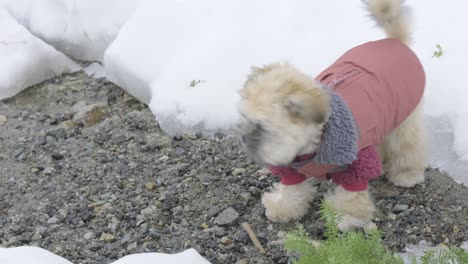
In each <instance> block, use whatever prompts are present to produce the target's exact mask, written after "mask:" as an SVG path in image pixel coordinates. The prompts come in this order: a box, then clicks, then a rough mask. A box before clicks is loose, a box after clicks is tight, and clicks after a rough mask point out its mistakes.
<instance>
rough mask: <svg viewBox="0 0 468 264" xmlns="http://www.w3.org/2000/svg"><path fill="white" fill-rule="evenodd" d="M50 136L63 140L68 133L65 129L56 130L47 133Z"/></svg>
mask: <svg viewBox="0 0 468 264" xmlns="http://www.w3.org/2000/svg"><path fill="white" fill-rule="evenodd" d="M47 135H48V136H52V137H54V138H55V139H62V138H66V137H67V132H66V131H65V129H64V128H54V129H50V130H48V131H47Z"/></svg>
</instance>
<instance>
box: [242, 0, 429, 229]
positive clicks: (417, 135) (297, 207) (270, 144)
mask: <svg viewBox="0 0 468 264" xmlns="http://www.w3.org/2000/svg"><path fill="white" fill-rule="evenodd" d="M364 3H365V4H366V7H367V9H368V10H369V12H370V15H371V17H372V18H373V19H374V20H375V21H376V22H377V24H378V25H379V26H380V27H381V28H382V29H383V30H384V31H385V33H386V34H387V36H388V37H390V38H396V39H399V40H400V41H401V42H403V43H405V44H406V45H409V44H410V41H411V34H410V29H409V24H408V20H407V16H406V15H407V11H409V10H407V8H406V7H405V6H403V4H402V1H401V0H368V1H365V2H364ZM329 100H330V98H329V94H328V93H327V92H326V91H325V89H323V87H322V86H321V84H319V83H317V82H316V81H315V80H314V79H313V78H311V77H309V76H307V75H306V74H304V73H302V72H300V71H299V70H297V69H296V68H294V67H293V66H292V65H290V64H288V63H274V64H270V65H267V66H264V67H262V68H253V69H252V72H251V74H250V76H249V78H248V80H247V81H246V83H245V85H244V88H243V89H242V90H241V100H240V103H239V111H240V113H241V115H242V116H243V118H242V121H241V122H240V124H239V131H238V132H239V134H240V142H241V145H242V146H243V148H244V149H245V151H246V152H247V154H248V155H249V156H250V157H251V158H252V159H253V160H255V161H256V162H257V163H259V164H264V165H287V164H289V163H290V162H291V161H292V160H293V159H294V158H295V157H296V156H298V155H302V154H306V153H312V152H314V151H315V149H316V148H317V145H318V144H319V143H320V136H321V134H322V128H323V126H324V124H325V123H326V122H327V120H328V117H329V115H330V101H329ZM420 104H421V103H420ZM420 108H421V107H420V106H418V107H417V108H416V109H415V110H414V111H413V113H412V114H411V115H410V116H409V117H408V118H407V119H406V120H405V121H404V122H403V123H402V124H401V125H400V126H399V127H397V128H396V129H395V130H394V131H392V132H391V133H390V134H389V135H388V136H387V137H386V138H385V140H384V142H383V143H382V144H381V145H380V146H379V153H380V156H381V159H382V162H383V168H384V170H385V173H386V175H387V177H388V179H389V181H391V182H392V183H394V184H395V185H397V186H403V187H412V186H414V185H416V184H418V183H421V182H423V181H424V170H425V153H426V150H425V140H424V135H423V126H422V117H421V110H420ZM314 192H315V187H314V186H313V185H312V184H311V182H310V180H307V181H305V182H303V183H301V184H298V185H293V186H287V185H282V184H277V185H276V186H275V187H274V188H273V191H272V192H269V193H265V194H264V195H263V197H262V203H263V205H264V206H265V208H266V216H267V217H268V219H270V220H271V221H276V222H287V221H289V220H293V219H298V218H300V217H302V216H303V215H305V214H306V213H307V210H308V209H309V203H310V201H311V200H312V199H313V197H314ZM326 199H327V200H328V201H329V202H330V203H331V204H332V205H333V206H335V207H336V208H338V209H341V210H343V211H344V212H345V213H346V215H345V216H344V218H343V220H342V222H341V223H340V225H339V228H340V229H341V230H348V229H350V228H354V227H363V226H364V225H366V224H367V223H368V222H369V221H370V220H371V219H372V217H373V214H374V212H375V206H374V204H373V202H372V199H371V197H370V195H369V193H368V191H367V190H366V191H362V192H348V191H346V190H344V189H343V188H341V187H337V189H336V190H335V192H334V193H333V194H329V195H327V197H326Z"/></svg>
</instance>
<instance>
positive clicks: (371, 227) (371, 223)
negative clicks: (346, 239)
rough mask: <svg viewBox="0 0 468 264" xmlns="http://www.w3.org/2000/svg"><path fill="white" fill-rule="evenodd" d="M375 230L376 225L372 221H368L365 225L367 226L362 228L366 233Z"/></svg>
mask: <svg viewBox="0 0 468 264" xmlns="http://www.w3.org/2000/svg"><path fill="white" fill-rule="evenodd" d="M376 229H377V225H376V224H375V223H374V222H372V221H370V222H369V223H367V225H365V226H364V231H365V232H366V233H369V232H370V231H372V230H376Z"/></svg>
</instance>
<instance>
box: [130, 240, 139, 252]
mask: <svg viewBox="0 0 468 264" xmlns="http://www.w3.org/2000/svg"><path fill="white" fill-rule="evenodd" d="M137 247H138V243H137V242H132V243H130V244H128V246H127V250H128V251H130V250H134V249H136V248H137Z"/></svg>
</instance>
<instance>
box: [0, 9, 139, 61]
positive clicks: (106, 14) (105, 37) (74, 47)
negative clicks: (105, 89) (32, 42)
mask: <svg viewBox="0 0 468 264" xmlns="http://www.w3.org/2000/svg"><path fill="white" fill-rule="evenodd" d="M138 2H139V1H138V0H99V1H96V0H79V1H76V0H4V4H3V5H4V6H5V8H6V9H7V10H8V11H9V12H10V13H11V14H12V15H13V16H14V17H15V18H16V19H17V21H18V22H19V23H21V24H22V25H23V26H25V27H26V28H27V29H28V30H29V31H30V32H31V33H32V34H34V35H36V36H38V37H39V38H41V39H42V40H44V41H45V42H47V43H49V44H52V45H53V46H54V47H55V48H56V49H58V50H60V51H61V52H63V53H65V54H67V55H69V56H71V57H73V58H77V59H82V60H99V61H101V60H102V57H103V55H104V51H105V50H106V49H107V47H108V46H109V44H110V43H111V42H112V41H113V40H114V39H115V36H116V35H117V33H118V32H119V30H120V27H121V26H122V24H123V23H124V22H125V21H126V20H127V18H128V16H129V15H130V14H131V13H132V12H133V10H134V9H135V7H136V6H137V5H138ZM0 5H2V3H1V2H0Z"/></svg>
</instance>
